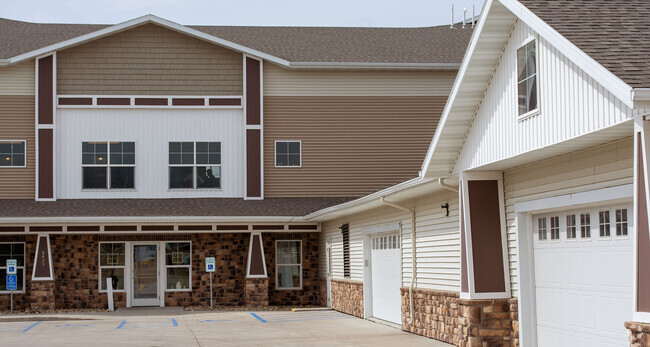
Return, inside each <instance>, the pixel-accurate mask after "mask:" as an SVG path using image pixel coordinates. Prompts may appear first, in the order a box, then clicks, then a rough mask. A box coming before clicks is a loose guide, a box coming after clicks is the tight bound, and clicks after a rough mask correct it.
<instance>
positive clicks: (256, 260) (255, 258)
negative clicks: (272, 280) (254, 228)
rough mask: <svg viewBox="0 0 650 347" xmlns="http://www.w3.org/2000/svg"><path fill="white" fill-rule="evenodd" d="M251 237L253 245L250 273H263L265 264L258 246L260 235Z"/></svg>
mask: <svg viewBox="0 0 650 347" xmlns="http://www.w3.org/2000/svg"><path fill="white" fill-rule="evenodd" d="M251 239H252V242H253V245H252V247H251V267H250V275H264V267H265V264H264V257H263V256H262V249H261V247H260V235H253V237H252V238H251Z"/></svg>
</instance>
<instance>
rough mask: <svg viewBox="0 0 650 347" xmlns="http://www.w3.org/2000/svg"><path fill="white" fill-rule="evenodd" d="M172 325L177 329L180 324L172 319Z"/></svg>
mask: <svg viewBox="0 0 650 347" xmlns="http://www.w3.org/2000/svg"><path fill="white" fill-rule="evenodd" d="M172 325H173V326H175V327H177V326H178V322H177V321H176V319H174V318H172Z"/></svg>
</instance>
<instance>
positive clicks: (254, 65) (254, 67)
mask: <svg viewBox="0 0 650 347" xmlns="http://www.w3.org/2000/svg"><path fill="white" fill-rule="evenodd" d="M260 122H261V106H260V62H259V60H255V59H253V58H248V57H246V124H247V125H260Z"/></svg>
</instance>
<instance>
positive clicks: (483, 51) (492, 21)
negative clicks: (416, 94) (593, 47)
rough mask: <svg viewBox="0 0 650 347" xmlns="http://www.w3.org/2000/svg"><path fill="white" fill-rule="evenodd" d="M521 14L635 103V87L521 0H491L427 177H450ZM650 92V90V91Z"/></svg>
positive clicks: (429, 161) (423, 172) (449, 106)
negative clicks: (556, 29) (584, 50)
mask: <svg viewBox="0 0 650 347" xmlns="http://www.w3.org/2000/svg"><path fill="white" fill-rule="evenodd" d="M516 20H521V21H523V22H524V23H526V25H528V26H529V27H530V28H532V29H533V30H534V31H535V32H537V33H538V34H539V35H540V36H541V37H543V38H544V39H545V40H547V41H548V42H549V43H550V44H551V45H552V46H554V47H555V48H557V49H558V50H559V51H560V52H562V54H564V55H565V56H566V57H567V58H569V59H570V60H571V61H573V62H574V63H575V64H576V65H577V66H579V67H580V68H581V69H583V70H584V71H585V72H586V73H587V74H589V75H590V76H591V77H592V78H594V80H596V81H597V82H598V83H600V84H601V85H603V86H605V87H606V88H607V89H608V90H609V91H610V92H611V93H612V94H614V95H615V96H616V97H617V98H618V99H619V100H621V101H622V102H623V103H624V104H625V105H627V106H629V107H631V108H632V107H633V96H634V93H633V89H632V88H631V87H630V86H629V85H628V84H626V83H625V82H623V80H621V79H620V78H618V77H617V76H616V75H614V74H613V73H612V72H610V71H609V70H607V69H606V68H605V67H603V66H602V65H600V64H599V63H598V62H596V61H595V60H594V59H592V58H591V57H589V55H587V54H586V53H584V52H583V51H582V50H580V49H579V48H578V47H577V46H575V45H574V44H573V43H571V42H570V41H569V40H567V39H566V38H565V37H564V36H562V35H560V34H559V33H558V32H557V31H555V30H554V29H553V28H551V26H549V25H548V24H547V23H546V22H544V21H543V20H541V19H540V18H539V17H537V16H536V15H535V14H534V13H532V12H531V11H530V10H529V9H527V8H526V7H525V6H523V5H522V4H521V3H519V2H518V1H516V0H487V1H486V3H485V5H484V7H483V10H482V13H481V17H480V19H479V22H478V24H477V26H476V29H475V31H474V33H473V35H472V39H471V40H470V44H469V48H468V50H467V52H466V53H465V57H464V58H463V62H462V63H461V67H460V69H459V72H458V76H457V77H456V81H455V82H454V86H453V88H452V92H451V95H450V96H449V99H448V101H447V104H446V105H445V109H444V111H443V114H442V117H441V119H440V123H439V124H438V127H437V128H436V132H435V134H434V137H433V140H432V141H431V144H430V146H429V150H428V152H427V155H426V157H425V160H424V162H423V164H422V169H421V171H420V176H421V177H446V176H448V175H450V174H451V171H452V170H453V165H454V162H455V161H456V159H457V157H458V154H459V152H460V150H461V148H462V145H463V142H464V139H465V137H466V135H467V132H468V130H469V128H470V127H471V122H472V120H473V118H474V115H475V113H476V111H477V108H478V106H479V105H480V102H481V98H482V96H483V95H484V93H485V90H486V88H487V84H488V82H489V80H490V77H491V76H492V74H493V73H494V70H495V68H496V65H497V63H498V59H499V57H500V55H501V52H502V50H503V47H504V45H505V44H506V43H507V38H508V34H509V32H510V29H511V28H512V26H513V25H514V23H515V22H516ZM649 94H650V93H649Z"/></svg>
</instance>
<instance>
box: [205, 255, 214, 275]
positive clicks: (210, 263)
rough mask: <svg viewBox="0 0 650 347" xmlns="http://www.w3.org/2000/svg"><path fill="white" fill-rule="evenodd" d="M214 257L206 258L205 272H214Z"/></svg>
mask: <svg viewBox="0 0 650 347" xmlns="http://www.w3.org/2000/svg"><path fill="white" fill-rule="evenodd" d="M214 264H215V259H214V257H209V258H205V272H214Z"/></svg>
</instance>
